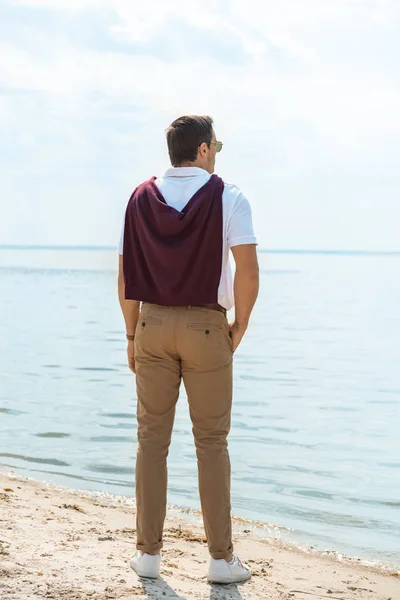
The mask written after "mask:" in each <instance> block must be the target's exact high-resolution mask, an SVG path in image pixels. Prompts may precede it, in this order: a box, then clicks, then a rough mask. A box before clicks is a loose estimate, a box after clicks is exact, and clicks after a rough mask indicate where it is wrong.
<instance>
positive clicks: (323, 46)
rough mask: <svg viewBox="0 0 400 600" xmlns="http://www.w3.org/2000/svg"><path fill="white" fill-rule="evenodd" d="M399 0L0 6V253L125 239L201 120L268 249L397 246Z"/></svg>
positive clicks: (105, 0)
mask: <svg viewBox="0 0 400 600" xmlns="http://www.w3.org/2000/svg"><path fill="white" fill-rule="evenodd" d="M399 5H400V3H399V2H398V0H302V1H301V2H300V1H298V0H280V1H279V2H276V0H246V1H243V0H240V1H239V0H202V1H201V2H200V1H198V0H192V1H191V2H188V1H187V0H184V1H183V0H169V1H168V2H166V1H165V0H146V1H145V2H136V1H133V0H0V183H1V193H0V245H1V244H18V245H19V244H28V245H31V244H33V245H101V246H108V245H110V246H115V245H117V243H118V238H119V234H120V229H121V221H122V218H123V213H124V209H125V206H126V203H127V201H128V199H129V196H130V194H131V192H132V191H133V189H134V188H135V187H136V186H137V185H138V184H139V183H140V182H141V181H143V180H145V179H148V178H149V177H151V176H153V175H162V174H163V173H164V172H165V170H166V169H167V168H168V166H169V161H168V154H167V151H166V144H165V129H166V127H167V126H168V125H169V123H170V122H171V121H172V120H173V119H175V118H176V117H178V116H180V115H181V114H185V113H186V114H188V113H189V114H190V113H191V114H193V113H198V114H209V115H211V116H212V117H213V118H214V120H215V130H216V135H217V138H218V139H220V140H221V141H223V143H224V147H223V151H222V152H221V154H219V155H218V157H217V169H216V170H217V172H218V174H219V175H220V176H221V177H222V178H223V179H224V180H225V181H226V182H228V183H235V184H236V185H238V186H239V187H240V188H241V189H242V190H243V192H244V194H245V195H246V196H247V198H248V199H249V201H250V203H251V206H252V209H253V217H254V225H255V230H256V233H257V237H258V240H259V245H260V248H265V249H268V248H274V249H282V248H291V249H339V250H345V249H349V250H389V251H390V250H400V234H399V231H400V226H399V224H400V168H399V167H400V110H399V107H400V68H399V64H400V6H399Z"/></svg>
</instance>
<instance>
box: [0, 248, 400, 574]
mask: <svg viewBox="0 0 400 600" xmlns="http://www.w3.org/2000/svg"><path fill="white" fill-rule="evenodd" d="M259 260H260V268H261V288H260V295H259V299H258V302H257V304H256V307H255V309H254V312H253V315H252V319H251V324H250V327H249V330H248V333H247V335H246V337H245V339H244V341H243V343H242V345H241V346H240V348H239V350H238V351H237V354H236V355H235V367H234V404H233V418H232V431H231V435H230V443H229V447H230V453H231V460H232V512H233V514H234V515H236V516H238V517H242V518H245V519H248V520H249V523H250V525H249V527H250V526H251V524H252V523H253V524H254V527H256V526H259V525H260V523H265V524H270V527H267V528H265V529H263V530H262V531H263V533H261V535H265V536H278V537H281V538H283V539H285V540H288V541H290V542H292V543H294V544H297V545H301V546H307V547H313V548H315V549H317V550H324V551H332V552H336V553H343V554H344V555H347V556H350V557H358V558H361V559H362V560H366V561H375V562H378V563H381V564H385V565H390V566H392V567H399V566H400V254H395V253H393V254H390V253H386V254H380V253H365V252H358V253H346V252H306V251H304V252H295V251H275V252H273V251H267V252H263V251H260V252H259ZM117 261H118V257H117V253H116V251H115V250H114V249H109V248H37V247H33V248H29V247H14V248H7V247H2V248H0V469H1V470H5V471H8V470H15V471H17V472H18V473H21V474H22V475H25V476H27V477H31V478H34V479H39V480H45V481H48V482H52V483H55V484H57V485H62V486H67V487H68V488H73V489H79V490H92V491H100V492H107V493H110V494H113V495H116V496H128V497H133V496H134V468H135V454H136V422H135V411H136V391H135V378H134V375H133V374H132V373H131V372H130V371H129V369H128V367H127V362H126V341H125V336H124V333H125V330H124V325H123V320H122V315H121V313H120V308H119V305H118V299H117ZM168 501H169V503H170V505H173V506H175V507H182V508H184V509H199V507H200V505H199V497H198V490H197V467H196V458H195V452H194V445H193V439H192V433H191V424H190V419H189V414H188V406H187V400H186V396H185V393H184V390H183V389H182V392H181V396H180V400H179V403H178V410H177V415H176V421H175V427H174V433H173V441H172V445H171V449H170V454H169V496H168Z"/></svg>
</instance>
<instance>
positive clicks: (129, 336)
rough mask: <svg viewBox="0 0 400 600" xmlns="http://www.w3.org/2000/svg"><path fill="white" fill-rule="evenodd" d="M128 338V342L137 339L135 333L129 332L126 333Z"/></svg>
mask: <svg viewBox="0 0 400 600" xmlns="http://www.w3.org/2000/svg"><path fill="white" fill-rule="evenodd" d="M126 339H127V340H128V342H133V341H134V339H135V334H134V333H127V334H126Z"/></svg>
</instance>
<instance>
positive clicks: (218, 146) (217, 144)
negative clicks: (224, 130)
mask: <svg viewBox="0 0 400 600" xmlns="http://www.w3.org/2000/svg"><path fill="white" fill-rule="evenodd" d="M201 143H203V142H201ZM206 144H207V146H209V145H210V144H215V152H221V150H222V146H223V143H222V142H206Z"/></svg>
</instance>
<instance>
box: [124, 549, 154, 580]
mask: <svg viewBox="0 0 400 600" xmlns="http://www.w3.org/2000/svg"><path fill="white" fill-rule="evenodd" d="M129 564H130V567H131V569H133V570H134V571H135V572H136V573H137V574H138V575H139V577H148V578H149V579H157V578H158V577H159V576H160V564H161V555H160V554H155V555H154V556H153V555H151V554H143V552H141V551H140V550H138V551H137V552H136V554H135V555H134V556H132V558H131V561H130V563H129Z"/></svg>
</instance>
